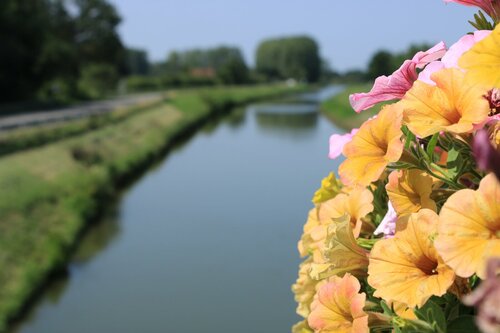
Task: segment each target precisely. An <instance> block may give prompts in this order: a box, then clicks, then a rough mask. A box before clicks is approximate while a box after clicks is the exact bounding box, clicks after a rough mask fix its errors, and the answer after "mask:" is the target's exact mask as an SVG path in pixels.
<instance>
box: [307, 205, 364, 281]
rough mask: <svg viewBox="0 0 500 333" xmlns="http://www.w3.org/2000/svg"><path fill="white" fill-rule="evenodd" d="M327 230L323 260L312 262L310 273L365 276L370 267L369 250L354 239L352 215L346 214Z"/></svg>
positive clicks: (316, 275)
mask: <svg viewBox="0 0 500 333" xmlns="http://www.w3.org/2000/svg"><path fill="white" fill-rule="evenodd" d="M335 222H336V223H335V224H332V225H331V226H330V227H329V228H328V230H327V237H326V239H325V248H324V250H323V262H322V263H313V264H311V272H310V275H311V277H312V278H314V279H325V278H328V277H330V276H334V275H343V274H345V273H350V274H353V275H355V276H357V277H360V278H361V277H365V276H366V271H367V268H368V252H367V251H366V250H364V249H363V248H362V247H360V246H359V245H358V243H357V242H356V239H354V235H353V231H352V226H351V223H350V217H349V216H348V215H345V216H343V217H341V218H339V219H337V220H336V221H335Z"/></svg>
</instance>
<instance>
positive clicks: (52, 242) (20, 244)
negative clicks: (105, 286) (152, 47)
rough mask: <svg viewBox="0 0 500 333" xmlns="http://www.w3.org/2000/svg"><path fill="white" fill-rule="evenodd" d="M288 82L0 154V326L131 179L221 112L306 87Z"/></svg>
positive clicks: (227, 92) (175, 98)
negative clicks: (294, 85)
mask: <svg viewBox="0 0 500 333" xmlns="http://www.w3.org/2000/svg"><path fill="white" fill-rule="evenodd" d="M303 89H304V88H300V87H299V88H294V89H290V88H287V87H281V86H267V87H247V88H231V89H229V88H224V89H222V88H216V89H203V90H194V91H179V92H175V93H174V94H173V95H172V98H171V100H170V101H169V102H165V103H162V104H161V105H156V106H155V107H153V108H150V109H147V110H143V111H142V112H139V113H137V114H134V115H133V116H130V117H127V118H126V119H124V120H122V121H120V122H118V123H116V124H111V125H107V126H104V127H101V128H99V129H97V130H94V131H90V132H88V133H86V134H83V135H80V136H74V137H71V138H68V139H65V140H60V141H58V142H56V143H52V144H48V145H45V146H43V147H39V148H37V149H31V150H26V151H20V152H17V153H13V154H10V155H8V156H4V157H3V158H1V159H0V267H1V269H0V330H2V331H3V330H5V328H6V325H7V323H8V321H9V320H10V319H12V318H14V317H16V316H17V315H18V314H19V312H20V310H21V309H22V308H23V306H24V305H25V304H26V301H27V300H29V299H30V298H31V297H32V296H33V295H34V294H35V293H36V292H37V291H38V290H40V288H41V287H42V286H43V285H44V283H45V282H46V281H47V278H48V277H49V275H50V273H51V272H53V271H54V270H56V269H58V268H61V267H64V265H65V263H66V262H67V260H68V256H69V253H70V252H71V249H72V247H73V246H74V245H75V242H76V241H77V239H78V236H79V235H80V233H81V231H82V230H83V229H84V227H85V226H86V225H87V223H88V222H89V221H90V220H91V219H92V218H93V217H95V216H96V214H97V213H98V212H99V211H100V210H101V209H102V208H104V207H103V205H105V204H106V202H108V201H109V198H111V197H112V196H113V195H114V194H115V193H116V191H117V189H118V188H119V187H120V185H121V184H124V183H125V182H126V181H127V180H128V179H130V178H131V177H134V176H136V175H138V174H139V173H140V172H141V171H142V170H144V169H145V168H146V167H147V166H148V165H150V164H151V163H152V162H153V161H154V160H156V159H157V158H158V157H160V156H161V155H162V154H163V153H164V152H165V151H166V150H167V149H168V148H169V147H170V146H171V145H172V144H173V143H174V142H175V141H176V140H177V139H178V138H180V137H181V136H183V135H185V134H187V133H189V132H193V131H194V130H195V129H196V128H198V127H199V126H200V125H201V124H203V123H204V122H205V121H207V120H209V119H210V118H212V117H213V116H214V115H215V114H218V113H222V112H225V111H227V110H228V108H230V107H232V106H235V105H240V104H243V103H248V102H251V101H254V100H257V99H264V98H272V97H277V96H278V95H282V94H285V93H292V92H299V91H302V90H303Z"/></svg>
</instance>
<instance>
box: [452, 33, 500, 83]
mask: <svg viewBox="0 0 500 333" xmlns="http://www.w3.org/2000/svg"><path fill="white" fill-rule="evenodd" d="M458 65H459V66H460V67H461V68H463V69H465V70H466V71H467V77H468V78H469V79H470V80H472V81H474V82H477V83H480V84H483V85H485V86H487V87H490V88H500V24H499V25H497V27H496V28H495V30H493V32H492V33H491V34H490V35H489V36H488V37H486V38H484V39H483V40H481V41H480V42H478V43H476V44H475V45H474V46H473V47H472V48H471V49H470V50H469V51H468V52H466V53H465V54H464V55H463V56H462V57H461V58H460V59H459V60H458Z"/></svg>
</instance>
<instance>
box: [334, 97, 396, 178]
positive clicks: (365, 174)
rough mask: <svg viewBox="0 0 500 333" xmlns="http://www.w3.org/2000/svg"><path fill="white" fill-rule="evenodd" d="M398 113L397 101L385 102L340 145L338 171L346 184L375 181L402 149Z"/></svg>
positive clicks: (394, 160)
mask: <svg viewBox="0 0 500 333" xmlns="http://www.w3.org/2000/svg"><path fill="white" fill-rule="evenodd" d="M401 125H402V113H401V110H400V109H399V107H398V105H397V104H392V105H387V106H385V107H384V108H383V109H382V111H380V113H379V114H378V116H377V118H375V119H371V120H368V121H366V122H365V123H364V124H363V125H362V126H361V128H360V129H359V131H358V132H357V133H356V134H355V135H354V137H353V138H352V141H351V142H349V143H348V144H346V145H345V146H344V151H343V153H344V155H345V156H346V160H345V161H344V162H343V163H342V164H341V165H340V166H339V170H338V172H339V175H340V179H341V180H342V182H343V183H344V184H346V185H356V184H358V185H362V186H367V185H369V184H370V183H371V182H373V181H376V180H377V179H379V177H380V176H381V175H382V173H383V172H384V171H385V168H386V166H387V165H388V164H389V163H392V162H397V161H398V160H399V158H400V157H401V154H402V153H403V142H402V141H401V136H402V135H403V132H402V131H401Z"/></svg>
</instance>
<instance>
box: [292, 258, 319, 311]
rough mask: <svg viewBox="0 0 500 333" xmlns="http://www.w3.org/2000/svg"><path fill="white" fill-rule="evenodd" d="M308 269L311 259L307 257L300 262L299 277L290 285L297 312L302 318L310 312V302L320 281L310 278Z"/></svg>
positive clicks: (309, 268)
mask: <svg viewBox="0 0 500 333" xmlns="http://www.w3.org/2000/svg"><path fill="white" fill-rule="evenodd" d="M310 270H311V260H310V259H307V260H306V261H304V262H303V263H301V264H300V267H299V277H298V278H297V281H296V282H295V284H293V285H292V292H293V293H294V296H295V301H296V302H297V304H298V305H297V314H298V315H300V316H302V317H304V318H307V316H309V313H311V303H312V301H313V299H314V295H315V294H316V292H317V289H318V286H319V285H320V281H318V280H314V279H312V278H311V276H310V275H309V271H310Z"/></svg>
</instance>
